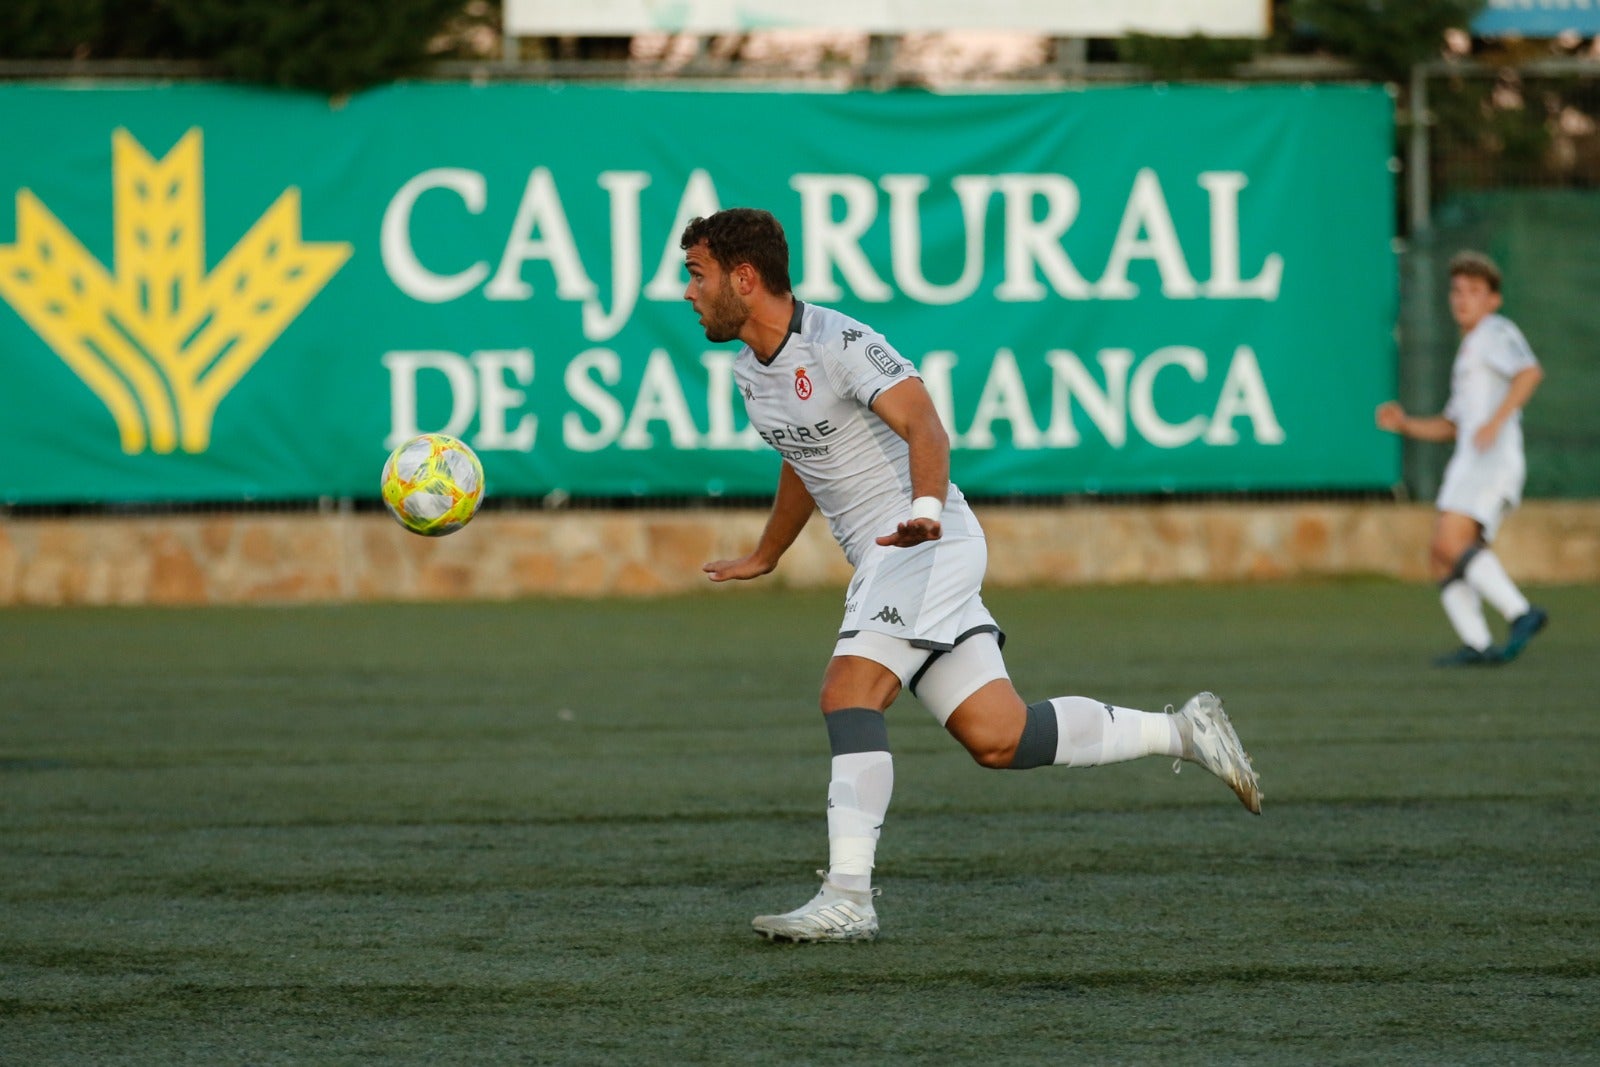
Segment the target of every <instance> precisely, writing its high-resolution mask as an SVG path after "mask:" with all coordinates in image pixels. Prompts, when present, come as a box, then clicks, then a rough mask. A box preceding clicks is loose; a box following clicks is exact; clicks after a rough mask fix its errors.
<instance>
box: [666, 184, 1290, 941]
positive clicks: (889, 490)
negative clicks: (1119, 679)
mask: <svg viewBox="0 0 1600 1067" xmlns="http://www.w3.org/2000/svg"><path fill="white" fill-rule="evenodd" d="M679 243H680V244H681V246H682V247H683V249H684V251H685V253H686V257H685V258H686V260H687V264H688V268H689V286H688V289H687V290H686V291H685V293H684V297H685V299H687V300H688V301H690V302H691V303H692V304H693V305H694V310H695V312H696V313H697V314H698V315H699V316H700V324H701V326H702V327H704V329H705V332H706V337H707V338H709V339H710V340H712V341H714V342H719V343H720V342H724V341H733V340H739V341H743V342H744V343H745V347H744V348H743V349H742V350H741V351H740V352H739V355H738V358H737V360H736V361H735V364H734V377H735V380H736V382H737V384H738V388H739V391H740V393H741V394H742V396H743V397H744V403H745V408H746V410H747V411H748V412H749V416H750V421H751V423H752V424H753V425H754V426H755V427H756V429H757V430H758V431H760V433H761V437H762V439H763V440H765V441H766V442H767V443H768V444H770V445H772V446H773V448H775V449H776V450H777V451H778V452H779V453H780V454H781V455H782V456H783V463H782V466H781V468H780V471H779V475H778V488H777V494H776V497H775V499H774V501H773V505H772V513H771V515H770V517H769V518H768V520H767V525H766V528H765V529H764V530H763V532H762V534H761V537H760V540H759V542H758V543H757V544H756V546H755V548H754V549H753V550H752V551H751V552H750V554H749V555H747V556H744V557H742V558H740V559H724V560H717V561H715V562H712V563H707V564H706V565H705V568H704V569H705V571H706V573H707V574H708V575H709V576H710V578H711V580H712V581H714V582H724V581H729V580H733V579H749V578H758V577H760V576H761V575H764V574H767V573H769V572H770V571H772V570H773V568H775V567H776V566H777V565H778V560H779V558H780V557H781V556H782V555H783V554H784V552H785V551H786V550H787V549H788V548H789V546H790V545H791V544H793V543H794V540H795V538H796V537H798V536H799V534H800V531H801V529H802V528H803V527H804V526H805V524H806V522H807V520H809V519H810V517H811V513H812V512H813V511H814V510H817V509H819V508H820V510H821V511H822V513H823V515H824V516H826V517H827V520H828V523H829V525H830V527H831V529H832V532H833V535H834V537H835V538H836V539H837V540H838V542H839V545H840V547H842V548H843V549H844V553H845V556H846V558H847V559H848V560H849V561H850V563H851V565H852V566H853V567H854V568H855V574H854V576H853V577H852V579H851V581H850V587H849V591H848V592H847V593H846V594H845V609H844V621H843V623H842V624H841V625H840V628H839V630H840V632H839V638H838V642H837V644H836V645H835V646H834V649H833V658H832V659H831V660H830V661H829V663H828V666H827V670H826V672H825V674H824V676H823V680H822V694H821V705H822V712H823V716H824V722H825V723H826V725H827V729H828V740H829V742H830V745H831V747H832V751H833V764H832V780H831V781H830V782H829V785H828V841H829V850H828V851H829V861H828V869H827V871H825V872H819V873H820V874H822V876H823V883H822V889H821V891H820V892H819V893H818V894H817V895H816V897H815V898H813V899H812V900H811V901H810V902H809V903H807V904H805V905H803V906H801V907H800V908H797V909H796V910H794V911H791V912H788V913H786V914H782V915H761V916H757V917H756V919H755V921H754V926H755V929H756V931H757V932H758V933H760V934H762V935H764V936H766V937H769V938H772V939H774V940H792V941H857V940H866V939H869V938H872V937H874V936H876V935H877V932H878V917H877V912H876V910H875V908H874V907H873V903H872V902H873V898H874V896H875V895H876V894H875V892H874V890H873V886H872V868H873V864H874V860H875V856H876V852H877V844H878V832H879V829H880V827H881V826H882V825H883V820H884V814H885V813H886V812H887V811H888V809H889V797H890V793H891V792H892V790H893V787H894V765H893V761H892V760H891V757H890V755H889V734H888V728H887V726H886V724H885V721H884V714H883V713H884V711H885V710H886V709H887V708H888V707H889V705H890V704H891V703H893V702H894V700H895V698H896V697H897V696H898V695H899V694H900V692H901V690H902V689H909V690H911V692H912V693H914V694H915V695H916V696H917V698H918V699H919V700H921V701H922V703H923V704H924V705H926V707H927V708H928V710H929V711H931V712H932V713H933V714H934V715H935V716H936V717H937V718H938V720H939V722H940V723H942V724H943V725H944V727H945V729H946V730H947V731H949V733H950V734H951V736H953V737H954V738H955V739H956V740H957V741H959V742H961V744H962V745H963V746H964V747H965V748H966V749H967V751H968V752H969V753H971V754H972V757H973V759H975V760H976V761H977V762H978V763H979V764H980V765H982V766H984V767H992V768H1011V769H1024V768H1030V767H1040V766H1049V765H1061V766H1072V767H1087V766H1094V765H1098V764H1106V763H1117V762H1121V761H1123V760H1130V759H1135V758H1137V757H1140V756H1152V755H1157V756H1169V757H1175V758H1177V759H1183V760H1190V761H1193V762H1195V763H1198V764H1200V765H1201V766H1202V767H1204V768H1206V769H1207V770H1209V771H1211V772H1212V773H1213V774H1215V775H1217V776H1218V777H1219V778H1221V779H1222V780H1223V781H1224V782H1226V783H1227V784H1228V785H1229V786H1230V787H1231V788H1232V789H1233V791H1234V792H1235V793H1236V794H1237V795H1238V797H1239V799H1240V800H1241V801H1243V803H1244V805H1245V807H1247V808H1249V809H1250V810H1251V811H1253V812H1256V813H1258V814H1259V813H1260V811H1261V789H1260V786H1259V784H1258V781H1257V778H1256V773H1255V770H1254V769H1253V768H1252V767H1251V765H1250V758H1249V756H1248V755H1247V754H1246V753H1245V751H1244V748H1243V746H1242V745H1241V744H1240V743H1239V738H1238V735H1237V734H1235V733H1234V730H1233V727H1232V725H1231V724H1230V723H1229V721H1228V716H1227V714H1226V713H1225V712H1224V711H1223V709H1222V702H1221V701H1220V700H1218V699H1217V698H1216V697H1215V696H1213V695H1212V694H1210V693H1200V694H1197V695H1196V696H1194V697H1192V698H1190V700H1189V701H1188V702H1187V703H1185V704H1184V705H1183V707H1182V708H1181V709H1179V711H1178V712H1177V713H1175V714H1170V713H1159V712H1145V711H1136V710H1133V709H1131V708H1122V707H1115V706H1113V705H1111V704H1105V703H1102V702H1101V701H1099V700H1093V699H1089V698H1087V697H1081V696H1067V697H1056V698H1054V699H1052V700H1042V701H1040V702H1038V703H1036V704H1032V705H1029V704H1025V703H1024V702H1023V700H1022V698H1021V697H1020V696H1018V695H1017V691H1016V690H1015V689H1014V688H1013V687H1012V684H1011V680H1010V678H1009V676H1008V675H1007V673H1006V666H1005V661H1004V660H1003V659H1002V657H1001V654H1000V647H1001V644H1002V642H1003V640H1004V638H1003V636H1002V635H1001V633H1000V628H999V626H998V625H997V624H996V623H995V621H994V618H993V616H991V615H990V614H989V611H988V609H987V608H985V607H984V604H983V599H982V597H981V595H980V587H981V585H982V582H983V574H984V569H985V567H986V565H987V562H988V551H987V547H986V544H985V541H984V535H983V530H982V529H981V528H980V527H979V525H978V520H977V518H976V517H975V516H974V515H973V513H972V510H971V508H969V507H968V506H967V501H966V498H965V497H964V496H962V494H961V490H960V489H958V488H957V487H956V486H955V485H953V484H952V483H951V482H950V477H949V476H950V440H949V437H948V436H947V435H946V433H945V429H944V425H943V424H942V423H941V422H940V420H939V416H938V413H937V412H936V411H935V410H934V405H933V401H932V399H931V398H930V396H929V394H928V391H927V388H926V387H925V386H924V385H923V383H922V379H921V377H920V376H919V375H918V374H917V371H916V368H915V367H914V366H912V364H911V363H910V362H909V361H907V360H906V359H905V358H904V357H902V356H901V355H900V354H899V353H898V352H897V351H895V349H894V348H892V347H891V346H890V345H889V343H888V342H887V341H886V340H885V339H884V338H883V337H882V336H881V335H879V334H878V333H877V332H876V331H874V330H873V329H872V328H871V327H869V326H866V325H863V324H862V323H860V322H857V321H856V320H855V319H852V318H849V317H848V316H846V315H843V314H841V313H840V312H837V311H832V310H829V309H827V308H821V307H816V306H812V305H807V304H805V303H803V302H802V301H800V300H797V299H796V298H795V297H794V295H793V293H792V292H791V291H790V283H789V246H788V243H787V241H786V240H785V238H784V234H783V228H782V227H781V226H780V225H779V223H778V220H777V219H775V218H774V217H773V216H772V215H771V214H769V213H768V212H765V211H759V210H755V209H750V208H732V209H729V210H726V211H719V212H717V213H716V214H714V215H712V216H710V217H709V218H697V219H694V220H693V221H692V222H690V223H689V225H688V226H687V227H686V228H685V229H684V231H683V235H682V237H681V239H680V242H679Z"/></svg>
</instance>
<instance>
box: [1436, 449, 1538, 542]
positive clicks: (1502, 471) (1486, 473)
mask: <svg viewBox="0 0 1600 1067" xmlns="http://www.w3.org/2000/svg"><path fill="white" fill-rule="evenodd" d="M1525 476H1526V467H1525V466H1524V465H1523V463H1522V462H1521V460H1520V457H1500V456H1494V455H1490V456H1480V455H1473V454H1471V453H1468V452H1457V453H1456V454H1455V455H1454V456H1452V457H1451V458H1450V464H1449V466H1447V467H1445V469H1444V480H1443V481H1442V482H1441V483H1440V485H1439V497H1438V500H1437V501H1435V507H1437V508H1438V509H1439V510H1440V511H1450V512H1454V513H1456V514H1458V515H1465V516H1467V517H1468V518H1470V519H1474V520H1476V521H1477V523H1478V525H1480V526H1482V527H1483V539H1484V540H1485V541H1493V540H1494V537H1495V534H1496V533H1497V532H1499V530H1500V524H1501V523H1502V522H1504V521H1505V518H1506V516H1507V515H1509V514H1511V512H1512V510H1513V509H1514V508H1516V506H1517V505H1518V504H1520V503H1521V502H1522V483H1523V481H1524V479H1525Z"/></svg>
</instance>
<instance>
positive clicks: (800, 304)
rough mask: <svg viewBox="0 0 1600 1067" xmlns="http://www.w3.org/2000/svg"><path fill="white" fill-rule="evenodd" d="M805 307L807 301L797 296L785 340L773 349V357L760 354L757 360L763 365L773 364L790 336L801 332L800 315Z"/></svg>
mask: <svg viewBox="0 0 1600 1067" xmlns="http://www.w3.org/2000/svg"><path fill="white" fill-rule="evenodd" d="M805 309H806V302H805V301H804V300H801V299H799V298H796V299H795V302H794V314H793V315H790V316H789V332H788V333H786V334H784V335H783V340H782V341H780V342H778V347H777V348H775V349H773V350H772V359H762V358H761V357H760V356H757V357H756V362H758V363H760V364H761V365H762V366H763V367H770V366H772V364H773V361H774V360H776V359H777V358H778V356H779V355H781V354H782V352H783V349H784V346H785V345H787V344H788V343H789V338H790V337H791V336H792V335H794V334H797V333H799V332H800V316H801V314H802V313H803V312H804V311H805Z"/></svg>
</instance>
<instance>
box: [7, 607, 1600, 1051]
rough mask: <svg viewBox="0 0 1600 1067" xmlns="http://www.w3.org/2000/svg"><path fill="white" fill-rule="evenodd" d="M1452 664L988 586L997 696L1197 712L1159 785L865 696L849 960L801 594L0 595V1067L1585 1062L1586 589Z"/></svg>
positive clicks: (1591, 903)
mask: <svg viewBox="0 0 1600 1067" xmlns="http://www.w3.org/2000/svg"><path fill="white" fill-rule="evenodd" d="M1533 593H1534V594H1535V596H1536V598H1537V599H1538V600H1539V601H1540V602H1541V603H1544V604H1546V605H1547V606H1548V607H1549V608H1550V609H1551V611H1552V615H1553V619H1554V621H1553V623H1552V625H1551V628H1550V629H1549V630H1548V631H1547V632H1546V633H1545V634H1544V635H1542V636H1541V637H1540V638H1539V639H1538V640H1537V641H1535V643H1534V644H1533V646H1532V647H1531V649H1530V650H1529V651H1528V653H1527V654H1526V655H1525V656H1524V657H1523V659H1522V660H1520V661H1519V662H1517V663H1516V664H1514V665H1512V666H1510V667H1507V668H1503V669H1497V670H1477V671H1466V672H1454V673H1452V672H1444V671H1439V670H1435V669H1432V668H1430V667H1429V665H1428V664H1429V660H1430V658H1431V657H1432V656H1433V655H1434V654H1435V653H1438V652H1441V651H1444V650H1445V649H1447V648H1448V647H1450V646H1451V644H1452V643H1453V642H1452V641H1451V639H1450V635H1449V633H1448V630H1447V628H1446V625H1445V623H1444V620H1443V617H1442V615H1441V614H1440V613H1439V611H1438V606H1437V603H1436V601H1435V598H1434V596H1433V593H1432V591H1431V589H1430V588H1429V587H1426V586H1421V585H1400V584H1394V583H1388V582H1377V581H1373V582H1351V583H1332V584H1300V585H1271V586H1252V587H1245V586H1227V587H1209V586H1207V587H1177V588H1118V589H1085V590H1047V591H1046V590H1041V591H1028V592H1020V591H1003V590H997V591H993V592H992V593H991V595H990V596H989V597H988V599H989V601H990V603H991V606H992V607H993V608H994V610H995V612H996V614H997V615H998V616H999V617H1000V619H1001V621H1002V623H1004V624H1005V625H1006V627H1007V629H1008V630H1009V631H1010V635H1011V641H1010V643H1009V644H1008V646H1007V653H1008V659H1009V661H1010V664H1011V669H1012V673H1013V676H1014V677H1015V678H1016V680H1017V682H1018V685H1019V688H1020V689H1021V690H1022V692H1023V694H1024V696H1025V697H1028V698H1029V699H1038V698H1041V697H1044V696H1051V695H1060V694H1064V693H1083V694H1086V695H1091V696H1097V697H1101V698H1103V699H1106V700H1111V701H1116V702H1119V703H1123V704H1128V705H1133V706H1142V707H1159V706H1161V705H1164V704H1166V703H1169V702H1174V703H1175V702H1178V701H1181V700H1182V699H1184V698H1186V697H1187V696H1188V695H1189V694H1190V693H1191V692H1193V691H1194V690H1195V689H1198V688H1212V689H1215V690H1216V691H1217V692H1219V693H1221V694H1222V695H1223V697H1224V698H1225V699H1226V700H1227V702H1228V707H1229V710H1230V712H1231V714H1232V716H1233V719H1234V722H1235V724H1236V725H1237V727H1238V729H1239V732H1240V734H1241V735H1242V736H1243V738H1244V740H1245V742H1246V744H1247V745H1248V746H1249V748H1250V749H1251V752H1252V754H1253V756H1254V757H1255V761H1256V765H1257V767H1258V769H1259V770H1260V771H1261V774H1262V784H1263V787H1264V790H1265V793H1266V813H1265V815H1264V816H1263V817H1261V818H1259V819H1258V818H1254V817H1252V816H1250V815H1249V814H1247V813H1246V812H1245V811H1244V810H1243V808H1241V807H1240V805H1239V804H1238V802H1237V801H1236V800H1235V799H1234V797H1233V796H1232V794H1231V793H1230V792H1229V791H1228V790H1227V789H1226V787H1224V786H1223V785H1222V784H1221V783H1219V782H1217V781H1216V780H1214V779H1212V778H1210V777H1209V776H1208V775H1206V774H1205V773H1204V772H1202V771H1200V770H1199V769H1198V768H1195V767H1188V768H1186V769H1185V771H1184V773H1183V774H1182V775H1180V776H1177V777H1174V776H1173V774H1172V773H1171V771H1170V766H1169V762H1168V761H1165V760H1159V759H1147V760H1141V761H1137V762H1134V763H1131V764H1124V765H1120V766H1116V767H1109V768H1098V769H1093V770H1054V769H1041V770H1035V771H1029V772H1026V773H1010V772H994V771H984V770H982V769H980V768H978V767H977V766H976V765H975V764H973V763H972V762H971V761H970V760H969V759H968V758H967V757H966V756H965V754H964V753H963V752H962V751H961V750H960V748H959V747H958V746H956V745H955V744H954V743H953V742H952V741H950V740H949V739H947V738H946V737H945V736H944V735H943V733H942V732H941V731H940V730H939V728H938V726H937V725H936V724H935V723H934V722H933V721H932V719H931V718H930V717H929V716H928V715H927V714H926V712H924V711H923V710H922V709H921V707H920V706H919V705H917V704H916V703H915V701H913V700H911V699H909V698H907V699H905V700H903V701H902V702H901V703H900V704H898V705H896V707H895V708H894V709H892V711H891V712H890V716H889V722H890V736H891V738H892V740H893V742H894V745H895V751H896V777H897V785H896V794H895V802H894V806H893V808H892V809H891V811H890V815H889V820H888V823H887V825H886V827H885V830H884V840H883V844H882V847H881V848H880V851H879V864H880V866H879V869H878V875H879V881H880V884H881V886H882V888H883V896H882V898H881V900H880V901H879V913H880V916H881V917H882V920H883V924H884V933H883V937H882V939H881V940H879V941H878V942H876V943H872V944H861V945H824V946H793V945H772V944H768V943H766V942H763V941H761V940H759V939H758V938H756V937H755V936H754V935H753V934H752V933H751V932H750V929H749V919H750V916H751V915H753V914H755V913H757V912H759V911H768V910H775V909H787V908H790V907H793V906H796V905H798V904H799V903H801V902H802V901H803V900H805V899H806V898H807V897H808V896H809V895H810V894H811V893H812V892H814V891H815V884H816V883H815V877H814V875H813V873H812V872H813V870H814V869H815V868H817V867H818V866H821V865H823V863H824V861H825V859H826V840H825V823H824V819H823V813H822V805H823V801H824V798H825V790H826V781H827V772H828V762H827V741H826V735H825V732H824V730H823V728H822V726H821V723H820V719H819V716H818V714H817V712H816V710H815V694H816V690H817V683H818V680H819V678H820V673H821V668H822V666H823V662H824V659H825V657H826V655H827V653H828V650H829V648H830V647H831V639H832V637H831V635H832V631H833V629H834V626H835V623H836V621H837V616H838V611H839V596H838V594H836V593H833V592H829V593H825V594H798V593H785V592H781V591H763V590H760V589H757V588H749V587H746V588H741V589H737V590H716V591H712V592H708V593H707V594H706V595H702V596H693V597H683V598H675V599H667V600H655V601H639V602H627V601H608V602H601V603H584V602H545V601H539V602H526V603H512V604H471V605H448V606H393V605H383V606H361V607H325V608H305V609H220V608H218V609H205V610H154V609H152V610H121V609H100V610H77V609H63V610H11V611H5V612H0V816H3V824H0V855H3V867H0V907H3V916H4V918H3V922H0V1063H3V1064H6V1065H33V1064H73V1065H82V1064H122V1063H128V1064H178V1063H185V1064H246V1063H249V1064H267V1063H297V1064H304V1063H315V1064H338V1063H385V1064H387V1063H428V1064H445V1063H449V1064H481V1063H496V1062H513V1063H559V1064H566V1063H596V1064H600V1063H607V1064H615V1063H650V1064H657V1063H739V1064H754V1063H774V1064H810V1063H815V1064H830V1065H831V1064H841V1063H907V1062H917V1063H920V1064H944V1063H950V1064H958V1063H982V1064H1004V1063H1043V1062H1067V1063H1097V1064H1098V1063H1124V1064H1150V1063H1155V1062H1158V1061H1159V1062H1162V1063H1218V1062H1227V1063H1241V1062H1253V1063H1261V1064H1273V1065H1280V1064H1319V1065H1320V1064H1368V1063H1379V1062H1396V1063H1443V1064H1472V1063H1480V1064H1495V1065H1502V1064H1533V1063H1538V1064H1546V1063H1600V708H1597V706H1596V705H1597V696H1600V645H1597V642H1596V637H1597V635H1600V597H1597V596H1596V590H1595V589H1593V588H1577V587H1572V588H1546V589H1537V590H1533Z"/></svg>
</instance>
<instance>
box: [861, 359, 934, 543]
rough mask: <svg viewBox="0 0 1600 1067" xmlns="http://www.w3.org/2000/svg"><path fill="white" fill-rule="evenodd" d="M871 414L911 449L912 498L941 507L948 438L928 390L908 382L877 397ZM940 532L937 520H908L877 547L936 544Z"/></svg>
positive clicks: (918, 381) (916, 381)
mask: <svg viewBox="0 0 1600 1067" xmlns="http://www.w3.org/2000/svg"><path fill="white" fill-rule="evenodd" d="M872 412H873V414H875V415H877V416H878V418H880V419H882V420H883V421H884V422H885V423H886V424H887V425H888V427H889V429H891V430H893V431H894V432H895V433H897V434H899V435H900V437H901V438H903V439H904V440H905V443H906V445H907V447H908V448H909V449H910V453H911V496H912V498H913V499H915V498H919V497H932V498H933V499H935V500H937V501H938V502H939V504H940V506H941V507H942V506H943V505H944V500H945V497H946V496H947V495H948V494H949V492H950V435H949V434H948V433H946V432H945V429H944V423H943V422H942V421H941V420H940V419H939V412H938V409H936V408H935V407H934V406H933V397H931V396H930V395H928V387H927V386H925V385H923V384H922V380H921V379H920V378H907V379H906V380H905V381H902V382H899V383H897V384H896V385H893V386H891V387H890V388H888V389H886V390H884V391H883V392H881V393H879V394H878V395H877V397H876V398H875V399H874V400H873V401H872ZM942 532H943V530H942V528H941V527H940V525H939V520H938V519H930V518H911V519H907V520H906V521H905V522H902V523H901V524H900V525H899V526H897V527H896V528H895V531H894V533H892V534H886V535H884V536H883V537H880V538H878V544H880V545H893V546H895V547H897V548H910V547H911V546H912V545H920V544H922V543H923V542H924V541H937V540H938V539H939V536H940V534H941V533H942Z"/></svg>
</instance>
